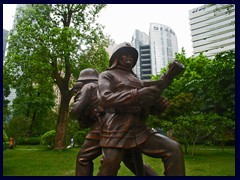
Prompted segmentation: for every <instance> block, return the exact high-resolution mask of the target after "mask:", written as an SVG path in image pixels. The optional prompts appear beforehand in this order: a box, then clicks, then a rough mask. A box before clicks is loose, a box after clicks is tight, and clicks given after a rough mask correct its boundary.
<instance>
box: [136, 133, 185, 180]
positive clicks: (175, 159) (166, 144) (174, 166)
mask: <svg viewBox="0 0 240 180" xmlns="http://www.w3.org/2000/svg"><path fill="white" fill-rule="evenodd" d="M138 148H139V149H140V150H141V151H142V153H144V154H146V155H148V156H150V157H154V158H161V159H162V161H163V163H164V168H165V171H164V174H165V175H166V176H185V165H184V155H183V152H182V148H181V145H180V144H179V143H178V142H176V141H174V140H172V139H170V138H168V137H166V136H164V135H161V134H159V133H157V134H154V135H152V136H151V137H150V138H149V139H148V140H147V141H146V142H144V143H143V144H141V145H140V146H139V147H138Z"/></svg>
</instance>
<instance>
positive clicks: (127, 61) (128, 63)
mask: <svg viewBox="0 0 240 180" xmlns="http://www.w3.org/2000/svg"><path fill="white" fill-rule="evenodd" d="M133 62H134V59H133V56H132V55H131V54H122V55H121V56H120V58H119V64H120V65H121V66H123V67H125V68H132V67H133Z"/></svg>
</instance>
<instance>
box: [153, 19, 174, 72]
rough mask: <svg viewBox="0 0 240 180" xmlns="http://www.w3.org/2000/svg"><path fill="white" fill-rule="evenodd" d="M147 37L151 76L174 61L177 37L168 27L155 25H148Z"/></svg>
mask: <svg viewBox="0 0 240 180" xmlns="http://www.w3.org/2000/svg"><path fill="white" fill-rule="evenodd" d="M149 36H150V48H151V64H152V74H153V75H157V74H159V73H160V71H161V69H162V68H164V67H166V66H167V65H168V63H169V62H172V61H173V60H174V57H175V53H176V52H178V43H177V36H176V34H175V32H174V31H173V30H172V29H171V28H170V27H168V26H166V25H163V24H157V23H151V24H150V29H149Z"/></svg>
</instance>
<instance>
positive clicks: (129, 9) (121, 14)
mask: <svg viewBox="0 0 240 180" xmlns="http://www.w3.org/2000/svg"><path fill="white" fill-rule="evenodd" d="M202 5H203V4H108V5H107V7H106V8H104V9H103V10H102V11H101V12H100V15H99V18H98V22H99V23H101V24H103V25H104V26H105V28H104V33H105V34H107V35H110V38H112V39H114V40H115V43H116V44H119V43H121V42H124V41H127V42H131V38H132V35H133V34H134V31H135V30H136V29H138V30H139V31H142V32H145V33H146V34H149V26H150V23H159V24H163V25H166V26H169V27H170V28H171V29H172V30H173V31H174V32H175V34H176V36H177V40H178V50H179V52H181V49H182V47H183V48H184V49H185V51H186V56H187V57H188V56H191V55H192V52H193V49H192V42H191V31H190V24H189V15H188V14H189V10H191V9H194V8H197V7H199V6H202ZM15 10H16V4H3V29H6V30H10V29H11V28H12V23H13V17H14V14H15Z"/></svg>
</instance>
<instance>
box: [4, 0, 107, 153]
mask: <svg viewBox="0 0 240 180" xmlns="http://www.w3.org/2000/svg"><path fill="white" fill-rule="evenodd" d="M104 7H105V5H104V4H51V5H50V4H34V5H28V6H27V8H22V9H19V10H18V12H17V22H16V24H15V26H14V30H13V31H11V32H10V40H9V47H8V53H7V56H6V63H5V66H4V68H6V69H7V71H8V74H9V76H11V78H12V79H13V81H12V84H14V83H15V84H16V82H18V80H19V79H21V77H23V76H25V77H30V78H31V79H32V80H34V82H33V83H32V84H33V85H39V86H41V85H43V84H45V81H47V82H49V83H50V84H51V87H52V86H53V85H54V84H56V85H57V87H58V89H59V91H60V105H59V108H58V118H57V125H56V136H55V143H54V148H55V149H64V148H65V147H66V129H67V124H68V118H67V117H68V112H69V102H70V100H71V98H72V96H73V93H74V91H73V89H72V84H73V81H74V78H77V76H78V75H79V71H80V70H81V69H83V68H82V67H84V66H83V65H84V64H86V63H88V62H89V61H90V62H91V61H92V62H95V61H96V60H97V61H98V62H101V64H102V65H100V66H98V67H102V68H103V67H105V65H106V61H107V59H105V58H106V54H107V52H106V51H104V49H103V47H106V46H107V45H108V44H109V39H108V38H107V37H105V36H104V34H103V32H102V29H103V26H102V25H100V24H98V23H96V18H97V17H98V14H99V12H100V11H101V9H102V8H104ZM93 50H94V53H95V54H94V56H88V57H86V55H89V53H90V52H92V51H93ZM84 57H85V58H84ZM80 62H81V63H80ZM80 64H81V66H80ZM91 65H92V66H91V67H93V68H95V67H97V65H96V64H91Z"/></svg>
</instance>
